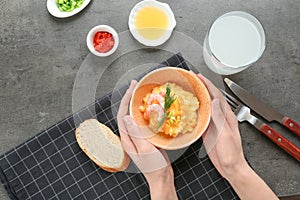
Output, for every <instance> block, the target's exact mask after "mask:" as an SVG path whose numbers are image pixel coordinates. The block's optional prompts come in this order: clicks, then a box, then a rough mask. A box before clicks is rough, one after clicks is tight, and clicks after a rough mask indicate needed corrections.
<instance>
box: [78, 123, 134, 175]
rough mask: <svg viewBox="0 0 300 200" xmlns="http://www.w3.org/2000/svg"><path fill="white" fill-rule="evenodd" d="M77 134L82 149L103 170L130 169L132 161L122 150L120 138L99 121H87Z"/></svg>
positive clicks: (82, 124)
mask: <svg viewBox="0 0 300 200" xmlns="http://www.w3.org/2000/svg"><path fill="white" fill-rule="evenodd" d="M75 134H76V140H77V142H78V144H79V146H80V148H81V149H82V150H83V151H84V152H85V153H86V155H87V156H88V157H89V158H90V159H91V160H93V161H94V162H95V163H96V164H97V165H98V166H99V167H101V168H102V169H104V170H106V171H108V172H117V171H123V170H125V169H126V168H127V167H128V165H129V163H130V159H129V157H128V155H127V154H126V153H125V152H124V150H123V148H122V145H121V141H120V138H119V136H117V135H115V134H114V133H113V132H112V131H111V130H110V128H108V127H107V126H105V125H104V124H101V123H100V122H98V120H96V119H88V120H85V121H84V122H82V123H81V124H80V125H79V127H78V128H77V129H76V132H75Z"/></svg>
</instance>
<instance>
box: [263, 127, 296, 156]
mask: <svg viewBox="0 0 300 200" xmlns="http://www.w3.org/2000/svg"><path fill="white" fill-rule="evenodd" d="M259 130H260V131H261V132H262V133H264V134H265V135H266V136H267V137H268V138H270V139H271V140H272V141H273V142H274V143H275V144H277V145H278V146H279V147H281V148H282V149H283V150H284V151H286V152H287V153H288V154H290V155H291V156H293V157H294V158H295V159H296V160H298V161H299V162H300V148H299V147H297V146H296V145H295V144H293V143H292V142H290V141H289V140H288V139H286V138H285V137H283V136H282V135H281V134H280V133H278V132H276V131H275V130H274V129H273V128H271V127H270V126H268V125H267V124H265V123H263V124H262V125H261V126H260V128H259Z"/></svg>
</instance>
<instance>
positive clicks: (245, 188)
mask: <svg viewBox="0 0 300 200" xmlns="http://www.w3.org/2000/svg"><path fill="white" fill-rule="evenodd" d="M198 77H199V78H200V79H201V80H202V81H203V82H204V84H205V85H206V87H207V88H208V91H209V93H210V96H211V99H212V112H211V120H212V121H211V123H210V125H209V127H208V129H207V131H206V133H205V135H204V136H203V143H204V146H205V149H206V151H207V153H208V156H209V158H210V160H211V161H212V163H213V164H214V166H215V167H216V169H217V170H218V171H219V173H220V174H221V175H222V176H223V177H224V178H226V179H227V180H228V181H229V183H230V184H231V186H232V187H233V188H234V190H235V191H236V193H237V194H238V195H239V197H240V198H241V199H270V200H272V199H278V198H277V197H276V195H275V194H274V193H273V191H272V190H271V189H270V188H269V187H268V186H267V185H266V183H265V182H264V181H263V180H262V179H261V178H260V177H259V176H258V175H257V174H256V173H255V171H254V170H253V169H252V168H251V167H250V166H249V165H248V163H247V162H246V160H245V157H244V154H243V148H242V142H241V137H240V132H239V129H238V122H237V118H236V116H235V115H234V113H233V112H232V111H231V109H230V106H229V105H228V103H227V102H226V100H225V98H224V96H223V95H222V93H221V92H220V91H219V90H218V89H217V88H216V87H215V86H214V85H213V84H212V83H211V82H210V81H209V80H207V79H206V78H205V77H203V76H202V75H200V74H198Z"/></svg>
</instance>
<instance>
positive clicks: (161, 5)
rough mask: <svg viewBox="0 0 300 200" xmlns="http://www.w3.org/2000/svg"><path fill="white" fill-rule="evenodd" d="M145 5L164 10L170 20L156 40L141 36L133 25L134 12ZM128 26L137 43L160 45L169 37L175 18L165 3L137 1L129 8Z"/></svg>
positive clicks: (153, 0) (149, 0) (151, 0)
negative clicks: (162, 33)
mask: <svg viewBox="0 0 300 200" xmlns="http://www.w3.org/2000/svg"><path fill="white" fill-rule="evenodd" d="M145 6H154V7H157V8H159V9H161V10H162V11H164V12H165V14H166V15H168V17H169V20H170V23H169V27H168V28H167V30H166V31H165V33H164V35H163V36H162V37H160V38H158V39H156V40H148V39H146V38H144V37H142V36H141V35H140V34H139V33H138V31H137V30H136V29H135V26H134V18H135V15H136V13H137V12H138V10H140V9H141V8H143V7H145ZM128 26H129V30H130V32H131V34H132V36H133V37H134V38H135V39H136V40H137V41H138V42H139V43H141V44H143V45H145V46H152V47H154V46H159V45H162V44H163V43H165V42H166V41H167V40H168V39H169V38H170V37H171V34H172V31H173V29H174V28H175V26H176V19H175V16H174V13H173V11H172V9H171V8H170V6H169V5H168V4H167V3H162V2H159V1H156V0H143V1H141V2H139V3H137V4H136V5H135V6H134V7H133V8H132V9H131V11H130V14H129V19H128Z"/></svg>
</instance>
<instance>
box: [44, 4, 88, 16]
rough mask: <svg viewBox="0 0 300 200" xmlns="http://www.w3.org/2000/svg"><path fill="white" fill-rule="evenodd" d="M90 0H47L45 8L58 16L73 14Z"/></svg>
mask: <svg viewBox="0 0 300 200" xmlns="http://www.w3.org/2000/svg"><path fill="white" fill-rule="evenodd" d="M90 1H91V0H47V9H48V11H49V13H50V14H51V15H53V16H54V17H58V18H65V17H70V16H73V15H75V14H77V13H79V12H80V11H81V10H83V9H84V8H85V7H86V6H87V5H88V4H89V3H90Z"/></svg>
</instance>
